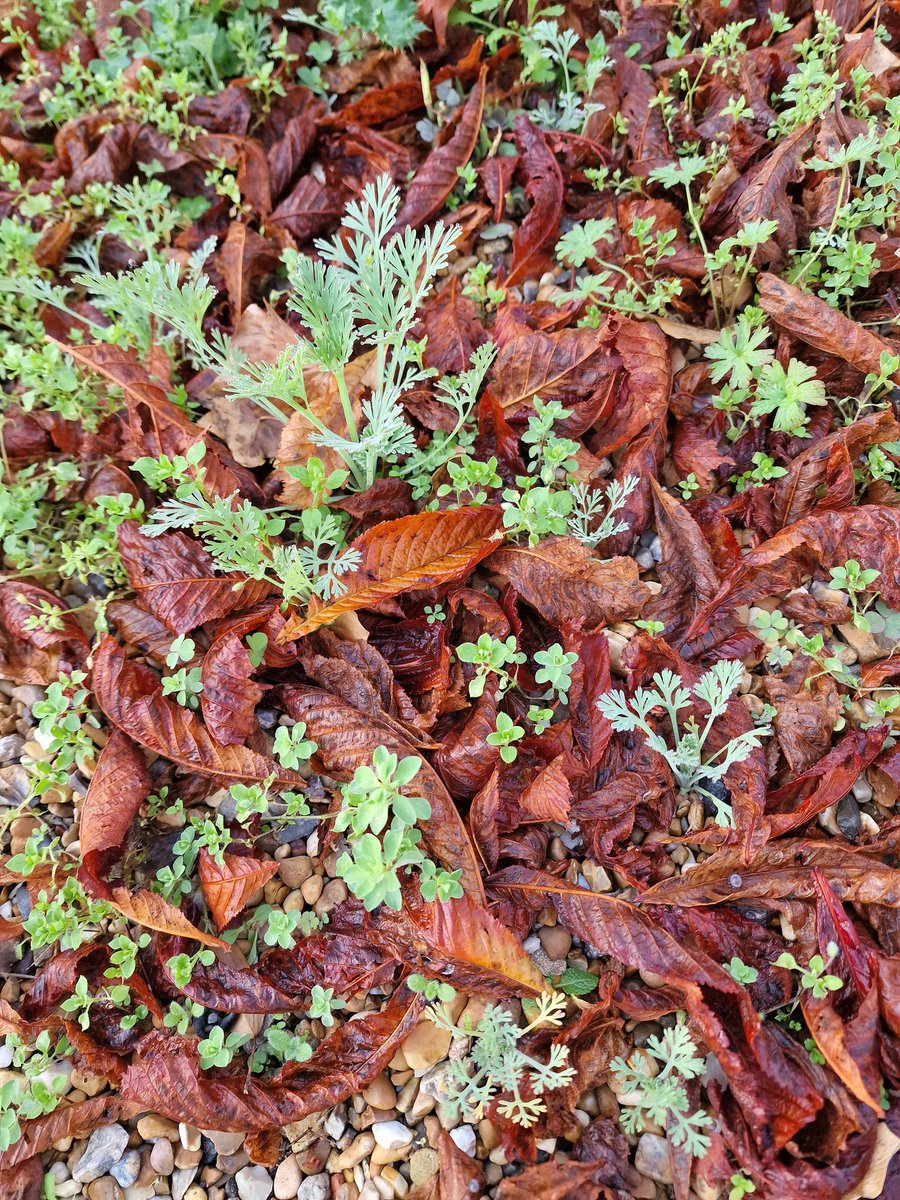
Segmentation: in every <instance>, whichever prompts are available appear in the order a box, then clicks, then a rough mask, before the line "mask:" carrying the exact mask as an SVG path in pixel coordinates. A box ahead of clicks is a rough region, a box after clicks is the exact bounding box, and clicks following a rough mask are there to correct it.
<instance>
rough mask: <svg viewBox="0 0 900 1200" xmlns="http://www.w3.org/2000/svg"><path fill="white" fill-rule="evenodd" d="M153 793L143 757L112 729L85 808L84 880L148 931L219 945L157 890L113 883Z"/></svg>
mask: <svg viewBox="0 0 900 1200" xmlns="http://www.w3.org/2000/svg"><path fill="white" fill-rule="evenodd" d="M149 791H150V773H149V771H148V770H147V765H146V763H145V761H144V756H143V754H142V753H141V751H140V750H139V749H138V747H137V746H136V745H135V744H134V742H133V741H132V740H131V738H130V737H128V736H127V735H126V734H125V733H123V732H122V730H121V729H120V728H117V729H114V730H113V732H112V734H111V735H110V738H109V741H108V742H107V743H106V745H105V746H104V747H103V750H102V751H101V753H100V758H99V759H98V761H97V767H96V769H95V771H94V774H93V776H92V777H91V783H90V786H89V788H88V791H87V795H86V796H85V798H84V805H83V807H82V810H81V824H80V827H79V833H80V841H81V855H82V863H83V867H82V871H81V877H82V878H83V880H84V882H85V886H86V888H87V890H88V891H89V892H90V893H91V894H92V895H95V896H98V897H100V898H102V899H104V900H106V901H108V902H109V903H110V904H113V905H114V906H115V907H116V908H117V909H118V910H119V912H120V913H121V914H122V915H123V916H125V917H128V918H129V919H130V920H132V921H135V922H137V924H139V925H144V926H146V927H147V928H148V929H158V930H161V931H162V932H164V933H168V934H171V935H172V936H177V937H187V938H193V939H194V940H196V941H199V942H203V943H204V944H206V945H211V946H218V945H221V944H222V943H221V942H219V939H218V938H214V937H211V936H210V935H209V934H207V933H204V932H203V930H201V929H198V928H197V927H196V926H195V925H194V924H193V922H192V921H190V920H189V919H188V918H187V917H186V916H185V915H184V913H182V912H181V910H180V909H177V908H175V906H174V905H172V904H170V903H169V902H168V901H167V900H165V899H164V898H163V897H162V896H160V895H158V894H157V893H156V892H150V891H147V890H144V889H141V890H139V891H137V892H136V893H134V894H131V893H130V892H129V891H128V889H127V888H125V887H122V886H121V885H118V884H111V883H110V882H109V878H108V876H109V871H110V868H111V866H112V865H113V864H114V863H115V862H116V861H117V860H118V858H119V857H120V856H121V853H122V847H123V843H124V841H125V837H126V834H127V833H128V830H129V828H130V827H131V823H132V821H133V820H134V818H135V817H136V816H137V813H138V810H139V808H140V806H141V804H142V803H143V801H144V800H145V799H146V797H147V794H148V792H149Z"/></svg>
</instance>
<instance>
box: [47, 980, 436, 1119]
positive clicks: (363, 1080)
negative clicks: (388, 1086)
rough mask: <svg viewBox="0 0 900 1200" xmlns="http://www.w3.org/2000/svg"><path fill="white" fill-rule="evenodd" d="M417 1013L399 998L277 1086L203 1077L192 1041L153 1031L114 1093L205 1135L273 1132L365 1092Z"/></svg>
mask: <svg viewBox="0 0 900 1200" xmlns="http://www.w3.org/2000/svg"><path fill="white" fill-rule="evenodd" d="M421 1006H422V1002H421V999H420V998H419V997H418V996H416V997H413V998H412V999H410V995H409V993H408V992H406V993H405V994H400V996H399V997H397V998H395V999H393V1000H392V1001H391V1003H390V1004H389V1005H388V1006H387V1008H385V1009H384V1010H383V1011H381V1012H372V1013H367V1014H366V1015H365V1016H363V1017H360V1018H359V1019H358V1020H355V1021H347V1022H346V1023H345V1024H344V1025H341V1027H340V1028H339V1029H337V1030H336V1031H335V1032H334V1033H332V1034H331V1035H330V1036H329V1037H327V1038H326V1039H325V1041H324V1042H322V1044H321V1045H320V1046H319V1048H318V1050H317V1051H316V1053H315V1054H314V1055H313V1057H312V1058H311V1059H310V1060H309V1061H308V1062H306V1063H303V1064H288V1065H287V1066H286V1067H285V1068H284V1069H283V1070H282V1071H281V1073H280V1074H279V1076H278V1077H277V1079H275V1080H260V1079H257V1078H256V1077H255V1076H253V1075H250V1076H248V1075H247V1074H246V1072H243V1071H241V1072H239V1073H237V1074H234V1075H224V1074H222V1075H218V1076H216V1077H213V1076H210V1075H206V1074H203V1073H202V1072H201V1070H200V1063H199V1059H198V1057H197V1050H196V1045H197V1043H196V1040H194V1039H187V1038H181V1037H177V1036H176V1035H175V1034H173V1033H172V1032H171V1031H170V1030H166V1031H162V1030H160V1031H154V1032H153V1033H150V1034H147V1035H146V1037H145V1038H144V1039H143V1041H142V1043H141V1046H140V1047H139V1049H138V1052H137V1053H136V1054H135V1056H134V1058H133V1061H132V1063H131V1065H130V1066H129V1067H127V1068H126V1070H125V1073H124V1075H123V1077H122V1081H121V1084H120V1088H119V1094H120V1096H121V1099H122V1100H123V1101H125V1102H128V1103H130V1104H133V1105H139V1106H140V1108H141V1109H142V1110H143V1111H148V1110H149V1111H151V1112H156V1113H161V1114H163V1115H164V1116H167V1117H169V1118H170V1119H172V1120H174V1121H185V1122H189V1123H190V1124H192V1125H197V1126H199V1127H202V1128H204V1129H210V1128H213V1127H216V1128H218V1129H221V1130H223V1131H227V1132H236V1133H246V1132H248V1131H251V1130H259V1129H278V1128H281V1127H282V1126H284V1125H287V1124H289V1123H290V1122H292V1121H299V1120H301V1119H302V1118H303V1117H305V1116H309V1115H310V1113H315V1112H320V1111H321V1110H322V1109H325V1108H330V1107H332V1106H333V1105H335V1104H339V1103H340V1102H341V1101H343V1100H346V1099H348V1097H350V1096H352V1095H353V1094H355V1093H357V1092H360V1091H362V1089H363V1088H365V1087H366V1086H367V1085H368V1084H369V1083H371V1081H372V1080H373V1079H374V1078H375V1076H376V1075H377V1074H378V1073H379V1071H381V1070H383V1069H384V1067H385V1066H386V1065H387V1064H388V1063H389V1062H390V1060H391V1059H392V1058H393V1057H394V1055H395V1054H396V1053H397V1050H398V1049H399V1047H400V1046H401V1044H402V1043H403V1041H404V1040H405V1039H406V1038H407V1037H408V1035H409V1034H410V1033H411V1032H412V1030H413V1028H414V1027H415V1025H416V1022H417V1020H418V1017H419V1013H420V1011H421ZM57 1136H59V1135H57Z"/></svg>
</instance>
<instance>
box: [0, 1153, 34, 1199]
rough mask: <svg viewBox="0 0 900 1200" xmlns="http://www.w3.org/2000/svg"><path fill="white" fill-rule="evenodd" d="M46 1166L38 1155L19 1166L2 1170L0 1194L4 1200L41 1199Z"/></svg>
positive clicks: (0, 1174)
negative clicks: (44, 1166)
mask: <svg viewBox="0 0 900 1200" xmlns="http://www.w3.org/2000/svg"><path fill="white" fill-rule="evenodd" d="M43 1184H44V1168H43V1166H42V1165H41V1160H40V1158H38V1156H37V1155H34V1157H32V1158H27V1159H26V1160H25V1161H24V1162H23V1163H21V1164H20V1165H19V1166H17V1167H10V1169H9V1170H8V1171H0V1196H2V1197H3V1200H41V1197H42V1195H43V1194H44V1190H43Z"/></svg>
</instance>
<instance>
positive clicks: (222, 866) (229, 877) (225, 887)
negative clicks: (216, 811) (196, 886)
mask: <svg viewBox="0 0 900 1200" xmlns="http://www.w3.org/2000/svg"><path fill="white" fill-rule="evenodd" d="M198 869H199V874H200V885H201V887H202V888H203V895H204V896H205V897H206V903H207V904H208V905H209V911H210V913H211V914H212V919H213V920H214V921H215V923H216V928H217V929H218V930H219V931H220V932H221V931H222V930H223V929H225V928H226V926H228V925H230V924H231V922H232V921H233V920H234V918H235V917H236V916H237V915H238V913H240V912H243V910H244V908H245V907H246V905H247V902H248V900H249V899H250V897H251V896H252V895H253V893H254V892H255V891H257V890H258V889H259V888H261V887H262V886H263V884H264V883H266V881H267V880H269V879H271V878H272V876H273V875H274V874H275V872H276V871H277V870H278V863H277V862H263V861H261V860H259V859H256V858H250V857H245V856H243V855H238V854H223V855H222V861H221V862H217V861H216V859H214V858H213V857H212V855H211V854H210V853H209V851H208V850H206V849H205V848H203V849H202V850H201V851H200V859H199V862H198Z"/></svg>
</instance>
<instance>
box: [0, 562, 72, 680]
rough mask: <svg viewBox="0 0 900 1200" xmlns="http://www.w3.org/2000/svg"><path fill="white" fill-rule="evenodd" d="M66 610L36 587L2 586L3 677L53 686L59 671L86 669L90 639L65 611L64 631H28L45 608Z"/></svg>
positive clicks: (13, 583)
mask: <svg viewBox="0 0 900 1200" xmlns="http://www.w3.org/2000/svg"><path fill="white" fill-rule="evenodd" d="M48 604H49V605H52V606H53V607H54V608H63V606H62V605H61V602H60V600H59V599H58V598H57V597H56V596H54V595H53V593H52V592H48V591H47V590H46V589H45V588H42V587H38V586H37V584H34V583H28V582H26V581H25V580H16V579H7V580H4V581H3V582H2V583H0V675H2V676H3V677H4V678H6V679H13V680H15V681H16V682H17V683H32V684H40V683H51V682H52V681H53V680H54V679H56V678H57V677H58V675H59V673H60V671H66V672H67V673H68V672H70V671H71V670H73V669H74V668H80V667H82V666H83V665H84V660H85V659H86V658H87V652H88V645H89V643H88V639H87V638H86V637H85V635H84V633H83V632H82V630H81V629H80V627H79V625H78V623H77V622H76V620H75V618H74V617H73V616H72V615H71V614H69V613H66V612H65V611H64V609H63V611H62V615H61V617H60V621H61V628H59V629H52V628H50V629H48V628H42V627H41V626H38V627H37V628H35V629H29V628H27V627H26V625H27V624H28V622H29V618H34V617H35V616H36V615H37V614H38V613H40V612H41V607H42V606H43V605H48Z"/></svg>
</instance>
